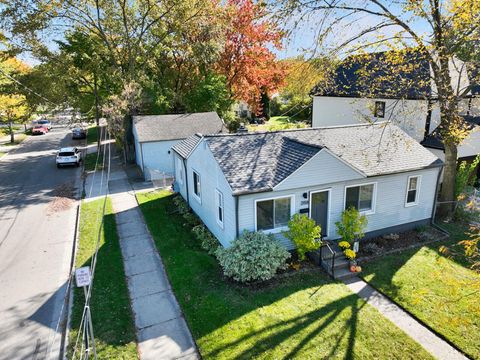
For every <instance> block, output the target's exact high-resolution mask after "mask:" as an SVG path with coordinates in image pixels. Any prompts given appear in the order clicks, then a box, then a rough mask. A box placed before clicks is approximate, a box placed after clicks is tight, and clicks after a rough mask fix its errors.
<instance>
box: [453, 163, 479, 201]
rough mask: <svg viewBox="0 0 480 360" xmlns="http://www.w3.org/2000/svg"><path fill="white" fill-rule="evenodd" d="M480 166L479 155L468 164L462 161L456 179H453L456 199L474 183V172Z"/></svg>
mask: <svg viewBox="0 0 480 360" xmlns="http://www.w3.org/2000/svg"><path fill="white" fill-rule="evenodd" d="M478 164H480V155H477V157H476V158H475V159H474V160H473V162H471V163H470V164H468V163H467V162H466V161H462V162H461V163H460V166H459V167H458V170H457V178H456V179H455V196H456V197H457V198H458V197H459V196H460V195H461V194H462V193H463V192H464V191H465V190H466V188H467V186H472V185H473V183H474V182H475V177H474V175H473V174H474V172H475V170H476V169H477V166H478Z"/></svg>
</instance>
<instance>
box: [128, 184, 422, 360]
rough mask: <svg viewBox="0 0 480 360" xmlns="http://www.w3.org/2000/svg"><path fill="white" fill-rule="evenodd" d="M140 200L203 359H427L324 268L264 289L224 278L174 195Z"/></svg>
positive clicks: (141, 196) (152, 194)
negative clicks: (175, 203)
mask: <svg viewBox="0 0 480 360" xmlns="http://www.w3.org/2000/svg"><path fill="white" fill-rule="evenodd" d="M137 196H138V200H139V203H140V207H141V209H142V211H143V214H144V216H145V219H146V221H147V224H148V226H149V228H150V231H151V233H152V235H153V237H154V239H155V243H156V245H157V248H158V249H159V252H160V254H161V256H162V258H163V261H164V264H165V268H166V271H167V273H168V276H169V279H170V281H171V284H172V287H173V290H174V292H175V294H176V297H177V299H178V301H179V303H180V306H181V308H182V310H183V312H184V314H185V317H186V319H187V322H188V325H189V327H190V329H191V331H192V333H193V336H194V338H195V340H196V343H197V344H198V346H199V350H200V353H201V355H202V357H203V358H204V359H251V358H262V359H264V358H265V359H282V358H302V359H309V358H311V359H331V358H342V359H344V358H361V359H395V358H397V359H412V358H415V359H425V358H431V357H430V355H429V354H428V353H426V352H425V350H424V349H423V348H421V347H420V346H419V345H418V344H417V343H415V342H414V341H413V340H411V339H410V338H409V337H407V336H406V335H405V334H404V333H403V332H402V331H400V330H399V329H398V328H397V327H395V326H394V325H393V324H392V323H390V322H389V321H388V320H386V319H385V318H384V317H383V316H381V315H380V314H379V313H378V312H377V311H376V310H375V309H373V308H372V307H370V306H369V305H366V304H365V302H364V301H362V300H361V299H360V298H359V297H357V296H356V295H355V294H353V293H351V292H350V291H349V290H348V288H347V287H346V286H345V285H343V284H341V283H336V282H332V281H330V280H329V279H328V278H327V277H326V276H325V275H323V273H321V272H320V271H318V272H317V271H311V272H305V273H301V272H299V273H297V274H294V275H292V276H290V277H287V278H283V279H282V280H281V281H277V282H276V283H273V284H270V285H268V286H266V287H264V288H262V289H251V288H246V287H243V286H239V285H236V284H234V283H232V282H229V281H226V280H224V279H223V278H222V274H221V270H220V268H219V266H218V264H217V261H216V260H215V258H214V257H212V256H210V255H208V254H207V253H206V252H205V251H203V250H201V248H200V247H199V245H198V244H197V243H196V242H195V241H194V237H193V236H192V234H191V232H190V229H189V228H188V227H186V226H184V221H183V218H181V217H180V216H179V215H178V214H175V213H173V210H174V208H173V205H172V202H171V195H170V193H169V192H166V191H163V192H149V193H143V194H139V195H137Z"/></svg>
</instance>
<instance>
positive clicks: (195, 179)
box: [193, 171, 202, 200]
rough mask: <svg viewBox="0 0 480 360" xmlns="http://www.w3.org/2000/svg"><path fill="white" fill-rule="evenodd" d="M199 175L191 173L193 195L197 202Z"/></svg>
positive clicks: (199, 189) (199, 193)
mask: <svg viewBox="0 0 480 360" xmlns="http://www.w3.org/2000/svg"><path fill="white" fill-rule="evenodd" d="M201 191H202V189H201V186H200V175H198V173H197V172H196V171H194V172H193V194H194V195H195V196H196V197H197V199H198V200H200V199H201Z"/></svg>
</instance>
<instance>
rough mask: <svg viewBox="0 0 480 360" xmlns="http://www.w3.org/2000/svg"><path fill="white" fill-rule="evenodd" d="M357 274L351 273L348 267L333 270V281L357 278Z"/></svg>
mask: <svg viewBox="0 0 480 360" xmlns="http://www.w3.org/2000/svg"><path fill="white" fill-rule="evenodd" d="M358 274H359V273H354V272H351V271H350V269H349V268H348V267H346V268H340V269H335V273H334V276H333V277H334V279H335V280H345V279H350V278H352V277H355V276H357V275H358Z"/></svg>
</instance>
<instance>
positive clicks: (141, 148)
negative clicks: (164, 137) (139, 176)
mask: <svg viewBox="0 0 480 360" xmlns="http://www.w3.org/2000/svg"><path fill="white" fill-rule="evenodd" d="M138 143H139V144H140V154H141V155H142V173H143V180H146V179H145V163H144V162H143V143H141V142H140V141H139V142H138Z"/></svg>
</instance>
